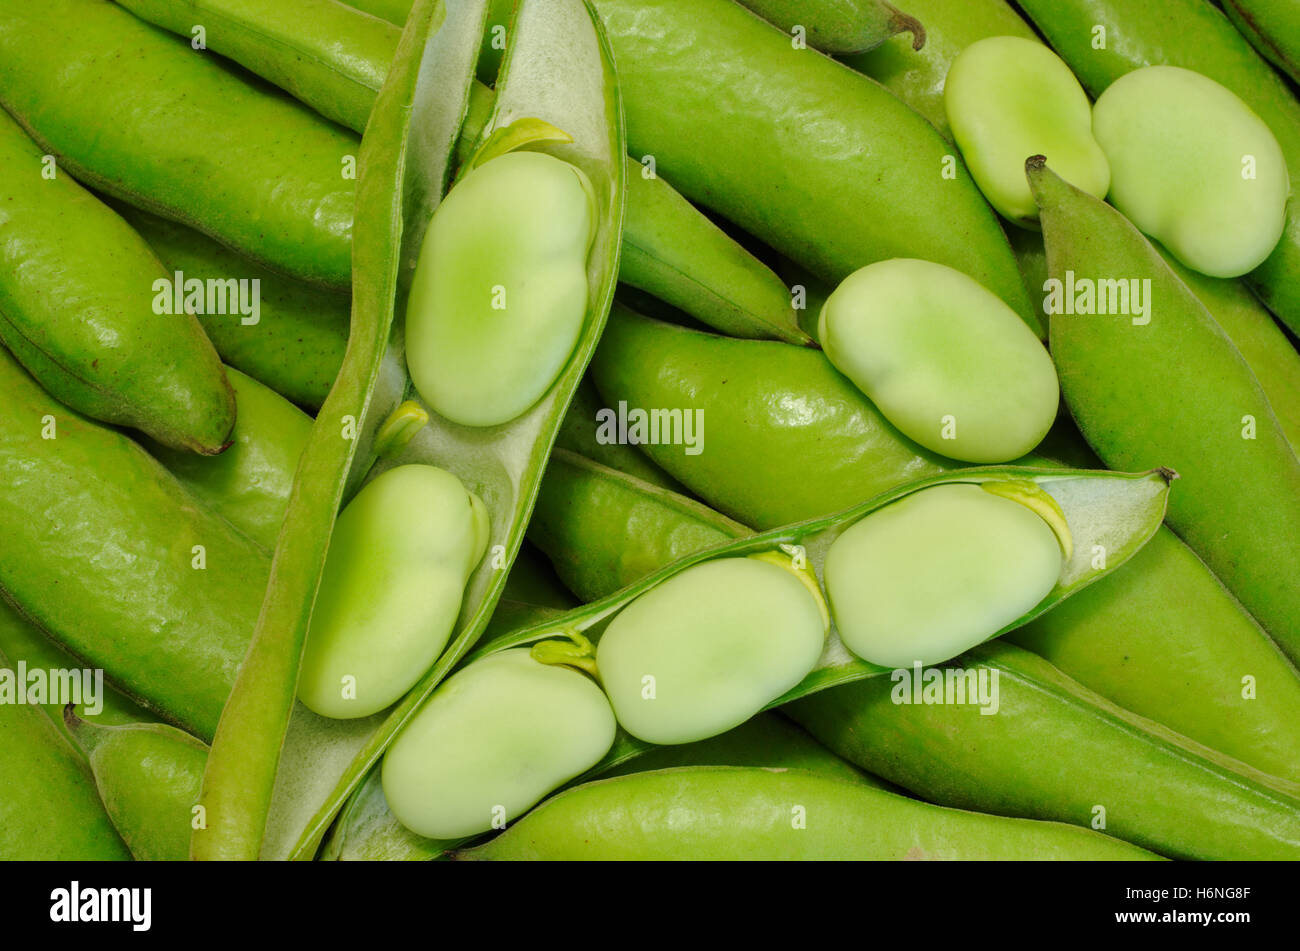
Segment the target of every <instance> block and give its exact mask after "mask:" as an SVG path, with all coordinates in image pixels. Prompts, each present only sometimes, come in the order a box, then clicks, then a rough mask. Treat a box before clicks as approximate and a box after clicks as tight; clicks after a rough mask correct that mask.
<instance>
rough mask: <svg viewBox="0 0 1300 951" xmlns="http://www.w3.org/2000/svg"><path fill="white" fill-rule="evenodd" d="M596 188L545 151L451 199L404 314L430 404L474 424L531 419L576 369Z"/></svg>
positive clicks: (468, 184)
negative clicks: (567, 371) (570, 366)
mask: <svg viewBox="0 0 1300 951" xmlns="http://www.w3.org/2000/svg"><path fill="white" fill-rule="evenodd" d="M594 228H595V198H594V195H593V194H592V191H591V183H590V182H589V181H588V180H587V177H586V175H585V174H584V173H583V172H582V171H581V170H580V169H578V168H576V167H575V166H573V165H570V164H569V163H567V162H565V161H563V160H562V159H558V158H555V157H554V156H551V155H546V154H544V153H542V152H511V153H508V154H506V155H502V156H500V157H498V158H494V159H492V160H491V161H489V162H487V163H485V164H484V165H482V166H480V167H479V168H476V169H474V170H473V171H472V172H470V173H469V174H468V175H467V176H465V177H464V178H463V179H461V180H460V181H459V182H458V183H457V184H456V185H455V186H454V187H453V188H452V190H451V191H450V192H449V193H448V195H447V197H446V198H445V199H444V200H443V202H442V204H441V205H439V206H438V210H437V211H436V212H435V213H434V215H433V221H432V222H431V223H430V225H429V230H428V232H427V233H426V234H425V239H424V244H423V246H422V247H421V248H420V259H419V263H418V264H417V265H416V268H415V275H414V277H413V278H412V279H411V280H412V283H411V295H410V298H409V301H408V304H407V308H406V365H407V367H408V368H409V370H410V372H411V380H412V381H413V382H414V383H415V387H416V389H417V390H419V392H420V396H422V397H423V398H424V400H425V401H426V402H427V403H428V404H429V406H430V408H432V409H433V410H435V411H436V412H438V413H439V414H441V415H442V416H445V417H446V418H447V419H450V420H452V421H454V422H457V423H461V424H462V425H465V426H496V425H499V424H501V423H505V422H509V421H510V420H512V419H515V418H517V417H518V416H520V415H522V414H523V413H524V412H526V411H527V410H528V409H529V408H530V407H531V406H533V405H534V404H535V403H536V402H537V401H538V400H539V399H541V397H542V395H543V394H544V393H545V392H546V391H547V390H548V389H550V386H551V384H552V383H553V382H554V381H555V378H556V377H557V376H558V375H559V373H560V371H561V370H562V369H563V368H564V366H565V364H567V363H568V361H569V357H570V355H571V354H572V352H573V348H574V346H575V345H576V344H577V341H578V336H579V334H580V333H581V331H582V325H583V316H584V314H585V313H586V310H587V254H588V252H589V251H590V249H591V242H592V238H593V236H594V233H595V231H594Z"/></svg>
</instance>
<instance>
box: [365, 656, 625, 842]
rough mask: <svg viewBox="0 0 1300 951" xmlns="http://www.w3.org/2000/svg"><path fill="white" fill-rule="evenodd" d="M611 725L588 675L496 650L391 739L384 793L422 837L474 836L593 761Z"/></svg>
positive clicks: (604, 748) (610, 738)
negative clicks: (496, 651) (394, 738)
mask: <svg viewBox="0 0 1300 951" xmlns="http://www.w3.org/2000/svg"><path fill="white" fill-rule="evenodd" d="M614 731H615V724H614V713H613V711H612V710H610V708H609V701H608V700H606V699H605V695H604V694H603V693H601V690H600V688H599V687H598V686H597V685H596V684H595V682H594V681H592V680H591V678H589V677H587V676H586V675H585V674H582V673H579V672H578V671H576V670H574V669H572V668H570V667H562V666H553V665H550V664H544V663H540V662H538V661H536V660H534V659H533V658H532V656H530V652H529V651H528V650H527V649H525V648H517V649H514V650H506V651H501V652H500V653H496V654H491V655H489V656H487V657H484V658H483V659H481V660H478V661H475V662H474V663H472V664H470V665H469V666H467V667H466V668H465V669H464V670H462V671H460V672H459V673H457V674H455V675H454V676H452V677H451V678H449V679H448V680H447V682H446V683H444V684H443V685H442V686H440V687H439V688H438V689H437V690H436V691H435V692H434V694H433V696H432V697H430V698H429V701H428V703H426V704H425V705H424V707H423V708H422V709H421V710H420V712H419V713H418V714H416V716H415V718H414V719H413V720H412V721H411V722H410V724H409V725H408V726H407V727H406V729H405V730H403V731H402V733H401V734H400V735H399V736H398V737H397V739H396V740H394V742H393V745H392V747H391V748H390V749H389V751H388V754H387V755H386V756H385V757H384V766H383V785H384V797H385V798H386V799H387V800H388V805H389V807H390V808H391V809H392V811H393V814H394V815H395V816H396V817H397V818H398V820H399V821H400V822H401V823H402V824H403V825H405V826H406V827H407V828H408V829H410V830H411V831H413V832H417V833H419V834H420V835H423V836H428V837H430V838H435V839H456V838H460V837H462V836H468V835H476V834H478V833H480V832H486V831H488V830H489V829H492V828H500V827H501V823H502V822H507V821H513V820H514V819H516V818H517V817H519V816H522V815H523V814H524V813H525V812H526V811H527V810H528V809H530V808H532V806H533V805H534V804H536V803H537V802H538V801H539V800H540V799H541V798H542V797H543V796H545V795H546V794H547V793H549V792H550V791H551V790H553V789H556V788H558V787H559V786H562V785H563V784H564V783H566V782H568V781H569V780H570V779H572V778H573V777H575V776H577V775H579V774H580V773H583V772H586V771H587V770H588V769H590V768H591V767H592V766H595V765H596V763H598V762H599V761H600V759H601V757H603V756H604V755H605V754H606V753H607V752H609V748H610V746H611V745H612V744H613V742H614Z"/></svg>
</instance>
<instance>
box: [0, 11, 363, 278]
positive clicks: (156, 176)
mask: <svg viewBox="0 0 1300 951" xmlns="http://www.w3.org/2000/svg"><path fill="white" fill-rule="evenodd" d="M69 23H75V24H76V25H77V28H76V29H75V30H71V31H69V30H68V28H67V25H68V24H69ZM0 102H2V103H3V105H4V106H5V108H6V109H8V110H9V112H10V113H12V114H13V115H14V117H15V118H16V119H17V120H18V121H19V122H20V123H21V124H22V125H23V126H24V127H25V128H26V129H27V130H28V132H30V133H31V134H32V137H33V138H34V139H36V141H37V142H38V143H39V144H40V145H41V146H42V147H43V148H45V149H47V150H48V151H50V152H52V153H54V154H55V155H57V156H58V157H59V160H60V162H61V164H63V165H64V166H65V167H66V168H68V169H69V170H70V171H71V172H72V173H73V174H74V175H76V176H77V177H78V178H79V179H81V180H82V181H83V182H85V183H87V184H90V185H94V186H95V187H96V188H99V189H101V190H103V191H105V192H108V193H109V194H112V195H114V196H116V197H118V198H121V199H123V200H125V201H128V202H131V203H132V204H136V205H139V206H141V207H144V208H146V209H148V210H150V211H153V212H156V213H157V214H160V215H163V216H164V217H167V218H171V219H172V220H175V221H180V222H184V223H186V224H190V225H192V226H193V227H196V228H198V229H199V230H200V231H202V232H204V233H205V234H207V235H209V236H211V237H213V238H215V239H216V240H218V241H220V242H221V243H222V244H225V245H227V246H228V247H231V248H234V249H236V250H238V251H240V252H241V253H243V254H246V255H247V256H249V257H251V258H253V259H254V260H256V261H258V262H260V263H262V264H265V265H267V266H268V267H271V268H273V269H275V270H279V271H284V272H286V273H289V274H293V275H295V276H298V277H301V278H303V279H305V280H309V281H312V282H314V283H319V284H324V285H328V286H332V287H336V288H346V287H347V286H348V282H349V280H350V277H351V265H352V249H351V245H352V208H353V202H354V199H355V181H354V180H353V177H350V176H351V175H352V168H353V163H354V162H355V160H356V152H357V142H356V139H355V137H353V136H352V135H349V134H348V133H346V132H344V131H343V130H342V129H339V128H338V127H336V126H333V125H331V124H329V123H326V122H322V121H320V119H319V118H317V117H316V116H314V115H313V114H312V113H311V112H310V111H308V110H307V109H305V108H303V107H302V106H301V105H299V104H297V103H294V102H290V101H288V100H286V99H285V98H283V97H281V96H278V95H269V94H268V93H267V92H266V91H265V90H264V89H261V88H258V87H255V86H253V85H250V84H249V82H248V81H247V80H245V79H244V78H243V77H241V76H239V75H237V74H236V73H235V72H233V71H232V70H231V69H230V68H229V67H227V66H225V65H223V64H221V63H219V62H217V61H215V60H213V59H212V58H211V57H210V55H209V54H207V53H205V52H202V51H196V50H193V49H190V48H189V46H188V44H185V43H182V42H180V41H178V40H176V39H175V38H174V37H172V36H171V35H170V34H167V33H164V32H162V31H160V30H158V29H156V28H154V27H152V26H149V25H148V24H146V23H143V22H141V21H140V20H138V19H136V18H135V17H134V16H132V15H131V13H129V12H128V11H126V10H124V9H122V8H121V7H119V6H118V5H116V4H114V3H107V2H104V0H46V2H43V3H37V4H32V3H28V2H26V0H4V2H3V4H0Z"/></svg>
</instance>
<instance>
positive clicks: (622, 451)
mask: <svg viewBox="0 0 1300 951" xmlns="http://www.w3.org/2000/svg"><path fill="white" fill-rule="evenodd" d="M625 240H626V239H625ZM602 409H606V410H607V409H608V408H607V407H605V406H604V401H603V400H602V399H601V398H600V394H599V393H598V392H596V387H595V385H594V384H593V383H592V382H591V377H590V376H589V375H588V376H585V377H583V378H582V382H581V383H580V384H578V389H577V390H576V391H575V392H574V394H573V399H572V400H570V401H569V410H568V412H567V413H565V414H564V421H563V422H562V423H561V424H560V431H559V433H558V434H557V435H556V437H555V446H556V448H557V449H568V450H569V451H571V452H575V453H577V454H578V455H580V456H586V457H587V458H588V459H591V460H592V461H594V462H599V463H601V464H602V465H606V466H609V467H610V468H611V469H617V470H618V471H619V472H626V473H627V474H628V475H631V476H635V477H636V478H638V479H640V480H642V481H643V482H649V483H651V484H652V485H657V486H661V487H663V488H665V489H669V490H671V491H673V492H678V493H681V494H685V493H686V491H687V490H686V487H685V486H683V485H682V484H681V483H680V482H678V481H677V480H676V479H674V478H673V477H672V476H670V475H669V474H668V473H666V472H664V470H662V469H660V468H659V467H658V466H657V465H655V464H654V463H653V462H651V461H650V460H649V459H647V458H646V457H645V456H644V455H642V454H641V453H640V452H638V451H637V450H636V447H634V446H628V445H624V444H623V443H620V442H606V441H603V440H602V439H601V436H600V432H599V417H598V415H597V414H598V413H600V411H601V410H602ZM542 484H543V486H544V485H545V484H546V481H545V478H543V480H542Z"/></svg>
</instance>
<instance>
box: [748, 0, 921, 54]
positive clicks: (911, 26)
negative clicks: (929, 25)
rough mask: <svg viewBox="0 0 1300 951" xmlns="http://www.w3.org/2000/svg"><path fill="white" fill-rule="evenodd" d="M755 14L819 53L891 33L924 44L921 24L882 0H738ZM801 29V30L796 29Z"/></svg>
mask: <svg viewBox="0 0 1300 951" xmlns="http://www.w3.org/2000/svg"><path fill="white" fill-rule="evenodd" d="M741 3H742V4H743V5H744V6H746V7H749V9H751V10H753V11H754V12H755V13H757V14H758V15H759V16H761V17H762V18H763V19H764V20H766V21H767V22H768V23H771V24H772V25H773V26H777V27H780V28H781V29H783V30H785V31H786V32H787V33H792V34H795V35H796V36H801V37H802V38H803V39H804V40H805V41H806V42H807V44H808V45H809V46H811V47H812V48H813V49H815V50H821V51H822V52H823V53H830V54H845V53H863V52H866V51H867V50H872V49H875V48H876V47H877V46H879V45H880V44H881V43H883V42H885V41H886V40H888V39H889V38H890V37H891V36H897V35H898V34H900V33H907V34H909V42H910V44H911V47H912V49H914V50H919V49H921V48H922V47H923V46H925V27H924V26H922V25H921V22H920V21H919V20H917V19H916V17H913V16H909V15H908V14H906V13H904V12H903V11H902V10H899V9H898V8H897V7H895V6H893V5H892V4H889V3H886V2H885V0H815V2H812V3H808V2H792V0H741ZM800 30H802V31H803V32H802V33H797V32H796V31H800Z"/></svg>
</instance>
